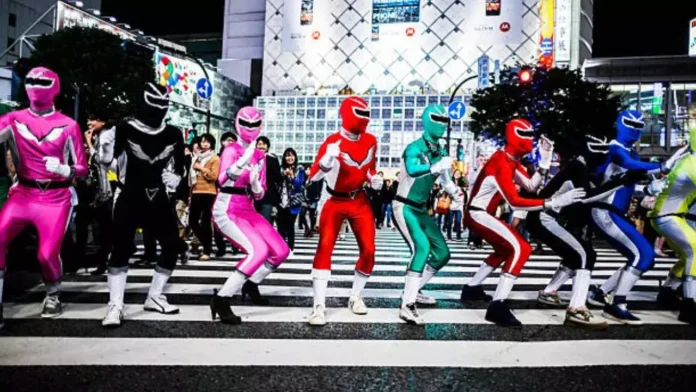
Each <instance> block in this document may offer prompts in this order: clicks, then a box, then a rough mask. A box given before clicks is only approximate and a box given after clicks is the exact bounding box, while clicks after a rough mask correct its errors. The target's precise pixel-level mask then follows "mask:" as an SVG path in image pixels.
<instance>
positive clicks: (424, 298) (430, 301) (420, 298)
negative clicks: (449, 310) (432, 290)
mask: <svg viewBox="0 0 696 392" xmlns="http://www.w3.org/2000/svg"><path fill="white" fill-rule="evenodd" d="M416 303H417V304H420V305H437V301H436V300H435V297H431V296H429V295H425V294H423V292H421V291H419V292H418V295H417V296H416Z"/></svg>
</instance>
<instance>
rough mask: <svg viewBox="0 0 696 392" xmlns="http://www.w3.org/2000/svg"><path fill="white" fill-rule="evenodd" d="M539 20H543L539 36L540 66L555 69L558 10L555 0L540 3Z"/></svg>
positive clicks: (544, 0) (545, 0) (542, 0)
mask: <svg viewBox="0 0 696 392" xmlns="http://www.w3.org/2000/svg"><path fill="white" fill-rule="evenodd" d="M539 18H540V19H541V34H540V36H539V52H540V53H541V54H540V55H539V65H540V66H542V67H546V68H551V67H553V57H554V55H553V52H554V30H555V18H556V8H555V3H554V0H541V1H540V2H539Z"/></svg>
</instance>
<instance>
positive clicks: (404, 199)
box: [395, 196, 425, 209]
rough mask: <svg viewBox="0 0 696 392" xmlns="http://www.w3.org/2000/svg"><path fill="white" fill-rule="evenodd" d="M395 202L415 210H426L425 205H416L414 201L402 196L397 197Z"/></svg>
mask: <svg viewBox="0 0 696 392" xmlns="http://www.w3.org/2000/svg"><path fill="white" fill-rule="evenodd" d="M395 200H396V201H398V202H401V203H404V204H406V205H407V206H410V207H413V208H418V209H424V208H425V203H416V202H415V201H413V200H409V199H407V198H405V197H401V196H396V197H395Z"/></svg>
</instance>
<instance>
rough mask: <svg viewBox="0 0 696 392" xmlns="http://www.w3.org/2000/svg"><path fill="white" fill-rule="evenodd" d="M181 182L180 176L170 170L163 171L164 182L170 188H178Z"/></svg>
mask: <svg viewBox="0 0 696 392" xmlns="http://www.w3.org/2000/svg"><path fill="white" fill-rule="evenodd" d="M180 182H181V177H180V176H177V175H176V174H174V173H170V172H164V173H162V183H163V184H164V186H165V187H167V188H168V189H174V190H176V188H177V187H178V186H179V183H180Z"/></svg>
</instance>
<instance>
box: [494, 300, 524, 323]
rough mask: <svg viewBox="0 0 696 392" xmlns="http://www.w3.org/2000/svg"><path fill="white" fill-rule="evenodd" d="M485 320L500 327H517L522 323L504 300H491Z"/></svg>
mask: <svg viewBox="0 0 696 392" xmlns="http://www.w3.org/2000/svg"><path fill="white" fill-rule="evenodd" d="M486 320H488V321H490V322H492V323H496V324H498V325H500V326H502V327H511V328H519V327H521V326H522V323H520V321H519V320H517V318H516V317H515V315H514V314H512V312H511V311H510V308H508V306H507V304H506V303H505V301H493V302H491V303H490V304H489V305H488V310H487V311H486Z"/></svg>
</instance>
